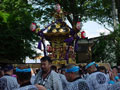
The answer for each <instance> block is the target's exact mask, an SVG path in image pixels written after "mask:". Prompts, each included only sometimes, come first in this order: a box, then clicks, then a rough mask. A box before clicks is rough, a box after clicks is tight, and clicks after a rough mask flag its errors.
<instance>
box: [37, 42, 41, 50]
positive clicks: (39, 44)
mask: <svg viewBox="0 0 120 90" xmlns="http://www.w3.org/2000/svg"><path fill="white" fill-rule="evenodd" d="M41 44H42V40H40V41H39V43H38V48H39V49H40V50H41Z"/></svg>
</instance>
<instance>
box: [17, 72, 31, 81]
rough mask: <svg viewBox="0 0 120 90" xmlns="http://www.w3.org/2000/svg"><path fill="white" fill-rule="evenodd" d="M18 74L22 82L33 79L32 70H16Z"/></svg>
mask: <svg viewBox="0 0 120 90" xmlns="http://www.w3.org/2000/svg"><path fill="white" fill-rule="evenodd" d="M16 75H17V79H18V80H19V81H20V82H23V81H26V80H30V79H31V72H16Z"/></svg>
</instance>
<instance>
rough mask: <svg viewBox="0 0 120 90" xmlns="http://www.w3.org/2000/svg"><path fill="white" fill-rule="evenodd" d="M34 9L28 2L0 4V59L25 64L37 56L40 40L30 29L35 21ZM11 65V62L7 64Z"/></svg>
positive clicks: (9, 0)
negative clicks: (36, 44)
mask: <svg viewBox="0 0 120 90" xmlns="http://www.w3.org/2000/svg"><path fill="white" fill-rule="evenodd" d="M32 10H33V8H32V6H31V5H30V4H28V2H27V0H2V2H1V3H0V59H1V60H4V59H8V60H11V61H14V62H16V63H23V60H25V58H26V56H29V57H30V56H32V55H33V54H35V50H33V48H32V46H33V44H34V43H35V42H36V40H38V36H37V35H35V34H33V33H32V32H31V31H30V29H29V27H30V24H31V22H33V21H34V17H33V15H32V14H33V11H32ZM7 63H9V62H7Z"/></svg>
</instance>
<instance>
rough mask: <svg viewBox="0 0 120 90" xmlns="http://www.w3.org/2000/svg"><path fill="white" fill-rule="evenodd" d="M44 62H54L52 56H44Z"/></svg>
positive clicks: (42, 59)
mask: <svg viewBox="0 0 120 90" xmlns="http://www.w3.org/2000/svg"><path fill="white" fill-rule="evenodd" d="M42 61H43V62H44V61H48V62H49V63H52V60H51V58H50V57H48V56H44V57H42V58H41V62H42Z"/></svg>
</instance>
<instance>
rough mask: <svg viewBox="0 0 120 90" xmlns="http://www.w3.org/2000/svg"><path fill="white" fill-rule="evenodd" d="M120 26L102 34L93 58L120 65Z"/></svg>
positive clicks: (94, 49)
mask: <svg viewBox="0 0 120 90" xmlns="http://www.w3.org/2000/svg"><path fill="white" fill-rule="evenodd" d="M119 59H120V26H119V28H118V29H117V30H114V31H113V32H111V34H109V35H107V36H104V35H102V36H101V37H100V38H99V39H98V41H97V43H96V44H95V47H94V48H93V60H95V61H97V62H99V61H103V62H109V63H117V64H119V65H120V62H119Z"/></svg>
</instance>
